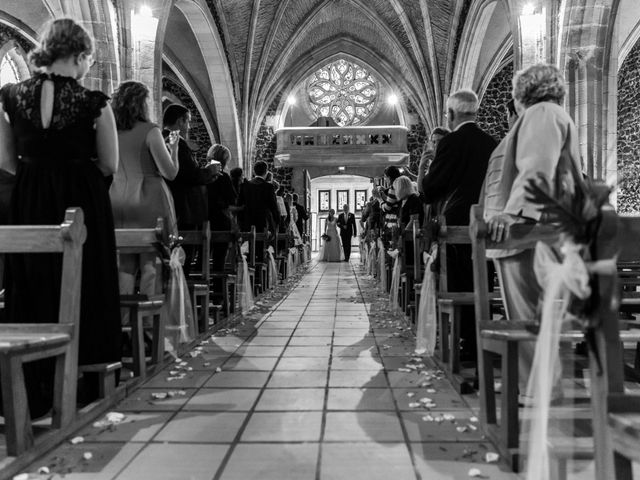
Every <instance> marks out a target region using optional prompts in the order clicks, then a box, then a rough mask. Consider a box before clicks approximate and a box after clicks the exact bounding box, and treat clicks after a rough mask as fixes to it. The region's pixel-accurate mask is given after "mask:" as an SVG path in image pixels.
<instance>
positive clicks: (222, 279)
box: [210, 231, 238, 318]
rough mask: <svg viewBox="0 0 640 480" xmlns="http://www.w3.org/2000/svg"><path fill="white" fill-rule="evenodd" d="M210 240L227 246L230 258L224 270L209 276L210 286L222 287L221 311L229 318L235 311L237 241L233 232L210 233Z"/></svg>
mask: <svg viewBox="0 0 640 480" xmlns="http://www.w3.org/2000/svg"><path fill="white" fill-rule="evenodd" d="M211 240H212V241H213V242H216V243H227V244H229V253H228V254H227V258H230V262H229V263H227V264H226V265H225V267H224V270H222V271H218V272H214V271H212V272H211V274H210V280H211V282H212V284H213V282H216V283H218V282H219V283H220V284H221V285H222V291H221V292H220V297H221V299H222V310H223V312H224V313H225V316H226V317H227V318H229V316H230V315H231V314H232V313H233V312H235V311H236V294H237V289H236V283H237V277H238V272H237V269H238V262H237V254H238V239H237V236H236V233H235V232H231V231H228V232H218V231H216V232H212V233H211ZM212 291H213V293H214V294H215V293H216V292H215V290H213V288H212Z"/></svg>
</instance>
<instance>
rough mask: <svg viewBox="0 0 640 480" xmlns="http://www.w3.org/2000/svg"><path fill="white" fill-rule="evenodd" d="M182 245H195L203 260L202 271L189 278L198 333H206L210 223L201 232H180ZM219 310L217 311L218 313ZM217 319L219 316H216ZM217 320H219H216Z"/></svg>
mask: <svg viewBox="0 0 640 480" xmlns="http://www.w3.org/2000/svg"><path fill="white" fill-rule="evenodd" d="M180 237H182V240H181V244H182V245H194V246H196V247H198V248H199V251H198V255H200V258H201V262H200V265H201V270H200V272H198V273H191V274H190V275H189V278H187V285H188V287H189V294H190V295H191V303H192V304H193V313H194V318H197V319H198V331H199V332H200V333H202V332H205V331H206V330H207V329H208V328H209V303H210V295H209V284H210V281H209V280H210V277H211V275H210V269H209V258H210V247H211V229H210V228H209V221H208V220H206V221H204V222H203V224H202V229H200V230H188V231H183V232H180ZM217 311H218V309H216V313H217ZM216 317H217V315H216ZM216 320H217V318H216Z"/></svg>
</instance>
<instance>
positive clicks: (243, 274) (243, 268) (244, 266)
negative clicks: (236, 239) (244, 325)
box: [238, 242, 253, 313]
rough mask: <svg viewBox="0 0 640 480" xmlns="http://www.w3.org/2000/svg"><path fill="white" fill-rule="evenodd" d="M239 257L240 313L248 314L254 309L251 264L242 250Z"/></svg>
mask: <svg viewBox="0 0 640 480" xmlns="http://www.w3.org/2000/svg"><path fill="white" fill-rule="evenodd" d="M245 243H246V242H245ZM247 249H248V244H247ZM239 257H240V262H238V263H240V265H239V268H238V274H239V276H240V278H238V287H239V288H238V298H239V300H240V311H241V312H242V313H246V312H248V311H249V310H250V309H251V308H252V307H253V288H252V286H251V279H250V278H249V264H248V263H247V259H246V257H245V256H244V252H243V251H242V249H241V252H240V255H239Z"/></svg>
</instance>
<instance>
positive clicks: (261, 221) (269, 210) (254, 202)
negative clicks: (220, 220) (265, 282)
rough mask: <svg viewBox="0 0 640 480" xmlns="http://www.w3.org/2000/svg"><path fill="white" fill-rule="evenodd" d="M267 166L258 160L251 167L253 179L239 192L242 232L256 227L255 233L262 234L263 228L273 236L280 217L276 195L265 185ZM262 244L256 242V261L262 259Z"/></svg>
mask: <svg viewBox="0 0 640 480" xmlns="http://www.w3.org/2000/svg"><path fill="white" fill-rule="evenodd" d="M267 168H268V167H267V164H266V162H263V161H262V160H258V161H257V162H256V163H255V164H254V166H253V173H254V174H255V177H254V178H252V179H251V180H250V181H248V182H246V183H245V184H244V185H243V187H242V189H241V190H240V196H239V197H238V207H240V208H242V224H241V225H240V228H241V230H242V231H243V232H246V231H249V230H251V227H252V226H255V227H256V232H262V231H264V229H265V228H267V229H268V230H269V232H270V233H271V234H272V235H275V233H276V228H277V223H276V222H277V220H276V219H278V218H279V217H280V211H279V210H278V202H277V201H276V193H275V191H274V190H273V186H272V185H271V184H270V183H267V181H266V180H265V179H266V176H267V173H268V172H267ZM262 253H263V245H262V242H256V260H257V261H259V262H260V261H262V258H263V255H262Z"/></svg>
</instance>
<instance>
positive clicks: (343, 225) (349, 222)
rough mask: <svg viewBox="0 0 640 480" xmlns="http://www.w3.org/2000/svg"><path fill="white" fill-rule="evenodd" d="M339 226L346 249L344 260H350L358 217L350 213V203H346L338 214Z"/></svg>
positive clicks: (343, 247)
mask: <svg viewBox="0 0 640 480" xmlns="http://www.w3.org/2000/svg"><path fill="white" fill-rule="evenodd" d="M338 228H339V229H340V238H341V239H342V249H343V250H344V261H345V262H348V261H349V256H350V255H351V239H352V238H353V237H355V236H356V233H357V232H356V217H355V216H354V215H353V213H349V205H347V204H346V203H345V204H344V207H342V213H341V214H340V215H338Z"/></svg>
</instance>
